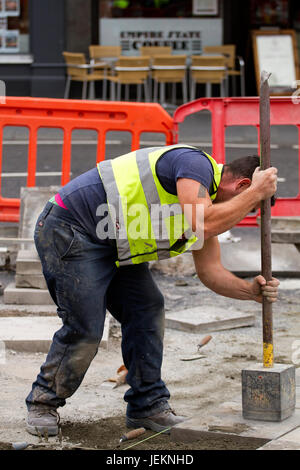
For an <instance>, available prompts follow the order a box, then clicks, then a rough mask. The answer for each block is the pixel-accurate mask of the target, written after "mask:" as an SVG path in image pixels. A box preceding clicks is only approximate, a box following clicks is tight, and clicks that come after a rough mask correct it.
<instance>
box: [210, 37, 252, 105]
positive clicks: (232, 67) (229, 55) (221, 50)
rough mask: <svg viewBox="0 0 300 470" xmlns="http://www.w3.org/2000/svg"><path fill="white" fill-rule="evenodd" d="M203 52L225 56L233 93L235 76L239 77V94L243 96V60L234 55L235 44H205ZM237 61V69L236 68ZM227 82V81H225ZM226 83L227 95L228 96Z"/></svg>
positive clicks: (234, 90) (234, 91) (234, 93)
mask: <svg viewBox="0 0 300 470" xmlns="http://www.w3.org/2000/svg"><path fill="white" fill-rule="evenodd" d="M204 52H205V53H208V54H214V53H216V54H223V55H224V57H225V58H226V67H227V75H228V78H230V77H231V78H232V88H233V95H234V96H236V77H240V87H241V96H245V62H244V59H243V58H242V57H240V56H236V46H235V44H225V45H224V46H206V47H204ZM237 62H238V69H237V68H236V65H237ZM227 83H228V82H227ZM228 91H229V90H228V85H227V93H226V94H227V96H228V94H229V93H228Z"/></svg>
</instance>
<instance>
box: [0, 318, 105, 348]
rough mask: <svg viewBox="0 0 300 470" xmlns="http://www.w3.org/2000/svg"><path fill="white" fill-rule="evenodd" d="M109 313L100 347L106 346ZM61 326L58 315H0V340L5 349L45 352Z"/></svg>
mask: <svg viewBox="0 0 300 470" xmlns="http://www.w3.org/2000/svg"><path fill="white" fill-rule="evenodd" d="M109 323H110V315H107V316H106V320H105V325H104V332H103V337H102V340H101V343H100V347H103V348H106V349H107V348H108V338H109ZM61 327H62V321H61V319H60V318H59V317H57V316H56V317H50V316H47V317H37V316H35V317H1V318H0V341H3V342H4V343H5V347H6V348H7V349H12V350H13V351H19V352H45V353H47V352H48V350H49V347H50V345H51V342H52V338H53V335H54V333H55V332H56V331H57V330H59V329H60V328H61Z"/></svg>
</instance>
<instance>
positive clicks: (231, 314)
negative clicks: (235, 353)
mask: <svg viewBox="0 0 300 470" xmlns="http://www.w3.org/2000/svg"><path fill="white" fill-rule="evenodd" d="M254 323H255V315H252V314H247V313H243V312H241V311H239V310H233V309H232V310H228V309H227V310H226V309H225V308H224V309H223V308H220V307H213V306H199V307H196V308H189V309H186V310H180V311H178V312H172V311H171V312H167V313H166V320H165V326H166V328H173V329H177V330H181V331H189V332H193V333H200V332H201V333H203V332H206V331H219V330H227V329H231V328H239V327H242V326H252V325H254Z"/></svg>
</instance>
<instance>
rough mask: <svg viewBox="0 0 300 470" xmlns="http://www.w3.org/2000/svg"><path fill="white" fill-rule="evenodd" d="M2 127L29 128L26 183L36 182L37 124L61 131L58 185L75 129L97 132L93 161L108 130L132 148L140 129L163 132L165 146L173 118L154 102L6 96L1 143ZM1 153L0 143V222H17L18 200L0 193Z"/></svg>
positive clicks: (65, 174)
mask: <svg viewBox="0 0 300 470" xmlns="http://www.w3.org/2000/svg"><path fill="white" fill-rule="evenodd" d="M5 126H24V127H27V128H28V129H29V145H28V165H27V186H35V184H36V183H35V181H36V157H37V132H38V129H39V128H41V127H52V128H59V129H62V130H63V133H64V142H63V152H62V165H61V171H62V175H61V185H65V184H66V183H68V181H69V180H70V170H71V137H72V131H73V130H75V129H90V130H95V131H97V132H98V144H97V162H99V161H101V160H103V159H104V158H105V136H106V133H107V132H108V131H127V132H130V133H131V135H132V141H131V142H132V144H131V148H132V150H136V149H138V148H139V146H140V135H141V133H143V132H154V133H156V132H157V133H160V134H164V135H165V136H166V145H170V144H172V143H173V119H172V118H171V116H170V115H169V114H168V113H167V112H166V111H165V110H164V109H163V108H162V107H161V106H160V105H159V104H156V103H121V102H112V101H101V102H100V101H99V102H97V101H83V100H63V99H43V98H12V97H7V98H6V104H1V105H0V142H1V143H2V141H3V128H4V127H5ZM2 155H3V153H2V145H0V221H1V222H18V221H19V212H20V199H17V198H5V197H2V195H1V182H2ZM95 164H96V162H95Z"/></svg>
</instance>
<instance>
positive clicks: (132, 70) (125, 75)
mask: <svg viewBox="0 0 300 470" xmlns="http://www.w3.org/2000/svg"><path fill="white" fill-rule="evenodd" d="M114 72H115V75H113V76H109V77H108V80H109V81H110V83H111V99H112V100H114V99H115V97H116V93H115V85H116V86H117V100H118V101H120V100H121V87H122V85H125V100H126V101H128V100H129V87H130V85H135V86H136V87H137V100H138V101H141V99H142V87H143V89H144V96H145V101H150V90H149V86H148V76H149V72H150V64H149V57H144V56H139V57H125V56H123V57H119V59H118V60H117V62H116V64H115V67H114Z"/></svg>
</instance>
